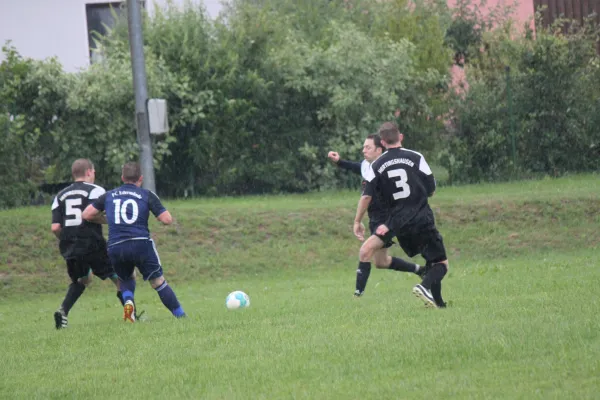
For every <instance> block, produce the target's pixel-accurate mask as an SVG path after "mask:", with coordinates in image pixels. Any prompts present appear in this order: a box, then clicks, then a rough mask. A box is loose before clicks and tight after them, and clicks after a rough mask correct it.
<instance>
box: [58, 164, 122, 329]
mask: <svg viewBox="0 0 600 400" xmlns="http://www.w3.org/2000/svg"><path fill="white" fill-rule="evenodd" d="M71 174H72V175H73V181H74V182H73V183H72V184H71V185H69V186H67V187H66V188H65V189H63V190H61V191H60V192H59V193H58V194H57V195H56V197H55V198H54V201H53V202H52V233H54V235H56V237H57V238H58V239H59V244H58V247H59V249H60V254H61V255H62V256H63V258H64V259H65V261H66V263H67V272H68V273H69V277H70V278H71V284H70V285H69V289H68V290H67V294H66V296H65V298H64V300H63V302H62V304H61V306H60V308H59V309H58V310H57V311H56V312H55V313H54V323H55V325H56V329H62V328H66V327H67V325H68V320H67V317H68V315H69V311H70V310H71V308H72V307H73V305H74V304H75V302H76V301H77V299H79V297H80V296H81V295H82V294H83V292H84V290H85V288H86V287H87V286H88V285H89V284H90V283H91V282H92V277H91V272H93V273H94V275H96V276H97V277H99V278H100V279H102V280H104V279H107V278H109V279H111V280H112V281H113V283H114V284H115V286H116V287H117V297H118V298H119V300H120V301H121V304H123V305H124V301H123V297H122V295H121V292H120V291H119V284H118V280H117V275H116V274H115V271H114V269H113V267H112V265H111V263H110V260H109V259H108V255H107V253H106V241H105V240H104V236H102V225H100V224H101V223H103V222H106V221H105V220H104V217H103V216H102V215H99V214H98V215H97V216H95V217H94V218H92V219H90V220H88V221H85V220H83V219H82V215H81V214H82V211H83V210H84V209H85V207H86V206H87V205H88V204H90V203H91V202H92V201H94V200H96V199H97V198H98V197H100V196H101V195H103V194H104V192H105V190H104V189H103V188H102V187H100V186H98V185H94V181H95V179H96V170H95V169H94V164H92V162H91V161H90V160H88V159H85V158H80V159H78V160H75V161H74V162H73V164H72V165H71Z"/></svg>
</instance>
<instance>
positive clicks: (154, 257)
mask: <svg viewBox="0 0 600 400" xmlns="http://www.w3.org/2000/svg"><path fill="white" fill-rule="evenodd" d="M121 179H122V180H123V185H122V186H120V187H118V188H117V189H113V190H110V191H108V192H106V193H105V194H103V195H102V196H100V197H98V199H97V200H96V201H94V202H93V203H92V204H90V205H89V206H88V207H87V208H86V209H85V211H84V212H83V218H84V219H86V220H93V219H94V218H96V217H97V215H99V214H100V213H101V212H102V211H106V219H107V222H108V255H109V257H110V260H111V262H112V264H113V266H114V268H115V271H116V273H117V275H118V276H119V281H120V285H121V290H122V292H123V299H124V300H125V305H124V307H123V319H124V320H126V321H131V322H135V305H134V302H133V299H134V293H135V279H133V278H132V275H133V273H134V271H135V267H137V268H138V269H139V270H140V272H141V273H142V275H143V277H144V280H145V281H146V280H149V281H150V285H151V286H152V288H154V289H155V290H156V292H157V293H158V296H159V297H160V299H161V301H162V303H163V304H164V305H165V307H167V308H168V309H169V311H171V313H173V315H174V316H175V317H177V318H180V317H184V316H185V313H184V311H183V308H182V307H181V305H180V304H179V301H178V300H177V296H175V293H174V292H173V289H171V287H170V286H169V285H168V283H167V281H166V280H165V278H164V277H163V270H162V266H161V264H160V258H159V257H158V252H157V251H156V246H155V244H154V241H153V240H152V239H151V237H150V231H149V229H148V219H149V216H150V213H151V212H152V214H153V215H154V216H155V217H156V218H157V219H158V220H159V221H160V222H161V223H163V224H165V225H170V224H171V223H172V222H173V218H172V217H171V213H169V211H167V209H166V208H165V207H164V206H163V205H162V203H161V201H160V199H159V198H158V196H157V195H156V194H155V193H154V192H151V191H149V190H147V189H143V188H141V185H142V181H143V176H142V173H141V169H140V165H139V164H138V163H135V162H128V163H126V164H125V165H124V166H123V170H122V175H121Z"/></svg>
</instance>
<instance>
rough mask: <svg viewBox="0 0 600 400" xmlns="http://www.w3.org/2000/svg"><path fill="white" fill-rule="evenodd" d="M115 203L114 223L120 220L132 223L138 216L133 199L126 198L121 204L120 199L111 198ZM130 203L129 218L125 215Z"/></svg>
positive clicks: (118, 222) (136, 206)
mask: <svg viewBox="0 0 600 400" xmlns="http://www.w3.org/2000/svg"><path fill="white" fill-rule="evenodd" d="M113 204H114V205H115V224H120V223H121V220H123V222H125V223H126V224H129V225H131V224H133V223H134V222H135V221H137V218H138V205H137V203H136V202H135V200H133V199H128V200H125V201H124V202H123V204H121V199H116V200H113ZM130 205H131V218H129V217H128V216H127V208H128V207H129V206H130Z"/></svg>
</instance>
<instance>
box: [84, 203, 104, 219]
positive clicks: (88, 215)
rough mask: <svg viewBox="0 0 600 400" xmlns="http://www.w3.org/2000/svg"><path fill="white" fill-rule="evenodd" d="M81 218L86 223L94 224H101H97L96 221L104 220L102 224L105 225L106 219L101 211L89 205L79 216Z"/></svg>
mask: <svg viewBox="0 0 600 400" xmlns="http://www.w3.org/2000/svg"><path fill="white" fill-rule="evenodd" d="M81 216H82V217H83V219H85V220H86V221H89V222H94V223H96V224H101V223H102V222H97V221H98V220H104V223H106V217H105V216H104V215H102V211H100V210H98V209H97V208H96V207H94V205H93V204H90V205H89V206H87V207H86V208H85V210H83V214H81Z"/></svg>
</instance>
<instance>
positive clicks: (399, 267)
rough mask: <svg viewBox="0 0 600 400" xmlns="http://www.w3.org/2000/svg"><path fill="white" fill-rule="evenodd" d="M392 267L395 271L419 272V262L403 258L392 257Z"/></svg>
mask: <svg viewBox="0 0 600 400" xmlns="http://www.w3.org/2000/svg"><path fill="white" fill-rule="evenodd" d="M390 269H393V270H394V271H402V272H412V273H415V274H416V273H417V264H415V263H412V262H408V261H404V260H403V259H401V258H396V257H392V263H391V264H390Z"/></svg>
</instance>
